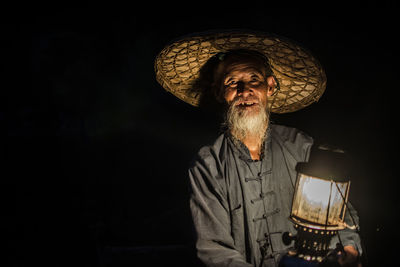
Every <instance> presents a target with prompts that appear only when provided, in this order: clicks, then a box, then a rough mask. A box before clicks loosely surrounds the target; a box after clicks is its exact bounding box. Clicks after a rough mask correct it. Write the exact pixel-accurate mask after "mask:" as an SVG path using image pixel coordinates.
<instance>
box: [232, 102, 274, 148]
mask: <svg viewBox="0 0 400 267" xmlns="http://www.w3.org/2000/svg"><path fill="white" fill-rule="evenodd" d="M268 121H269V112H268V109H267V107H265V106H262V105H258V106H257V107H254V108H253V109H252V110H241V108H240V107H238V106H236V105H235V104H234V103H232V104H231V105H230V106H229V109H228V111H227V113H226V118H225V125H226V126H227V127H228V129H229V130H230V132H231V134H232V135H233V136H234V137H235V138H237V139H238V140H240V141H242V142H243V140H244V139H245V138H246V137H252V138H256V139H257V140H259V142H260V144H262V143H263V141H264V138H265V131H266V129H267V126H268Z"/></svg>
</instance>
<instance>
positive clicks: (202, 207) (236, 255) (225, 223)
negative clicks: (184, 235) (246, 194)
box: [189, 160, 252, 267]
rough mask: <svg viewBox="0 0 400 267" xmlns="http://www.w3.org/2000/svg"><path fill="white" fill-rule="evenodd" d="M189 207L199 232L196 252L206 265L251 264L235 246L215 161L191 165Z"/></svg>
mask: <svg viewBox="0 0 400 267" xmlns="http://www.w3.org/2000/svg"><path fill="white" fill-rule="evenodd" d="M189 178H190V189H191V197H190V209H191V213H192V219H193V223H194V226H195V231H196V233H197V241H196V248H197V255H198V257H199V259H200V260H201V261H202V262H203V263H204V264H205V265H206V266H237V267H239V266H240V267H242V266H243V267H244V266H246V267H247V266H248V267H250V266H252V265H251V264H250V263H247V262H246V261H245V257H244V255H242V254H241V253H240V252H239V251H238V250H237V249H236V248H235V244H234V241H233V238H232V235H231V224H230V212H229V208H228V202H227V200H226V194H225V193H224V191H225V190H224V187H223V185H221V184H222V183H221V181H223V179H221V178H219V175H218V171H217V167H216V164H215V163H214V162H212V161H211V162H210V161H208V162H207V160H197V161H196V162H195V164H194V166H193V167H192V168H190V169H189Z"/></svg>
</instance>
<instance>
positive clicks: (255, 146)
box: [241, 136, 263, 160]
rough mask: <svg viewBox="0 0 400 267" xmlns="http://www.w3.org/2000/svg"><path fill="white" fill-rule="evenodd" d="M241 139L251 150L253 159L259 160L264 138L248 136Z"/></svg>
mask: <svg viewBox="0 0 400 267" xmlns="http://www.w3.org/2000/svg"><path fill="white" fill-rule="evenodd" d="M241 141H242V143H243V144H244V145H245V146H246V147H247V149H248V150H249V152H250V156H251V159H252V160H259V159H260V156H261V148H262V143H263V138H259V137H251V136H247V137H245V138H244V139H243V140H241Z"/></svg>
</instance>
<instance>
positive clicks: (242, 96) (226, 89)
mask: <svg viewBox="0 0 400 267" xmlns="http://www.w3.org/2000/svg"><path fill="white" fill-rule="evenodd" d="M217 75H219V76H217V77H219V80H218V81H219V82H220V86H221V90H220V92H221V94H220V98H222V100H224V101H225V102H226V103H227V104H228V109H227V113H226V122H225V123H226V124H227V125H228V127H229V129H230V130H231V133H232V134H233V135H234V136H235V137H237V139H239V140H243V138H246V137H247V136H253V137H257V138H258V139H260V140H261V138H263V137H264V132H265V129H266V127H267V123H268V117H269V116H268V115H269V113H268V110H267V100H268V97H269V96H271V95H272V93H273V90H274V87H275V80H274V78H273V77H272V76H268V77H267V75H266V74H265V67H264V66H263V63H262V62H261V61H260V60H257V59H249V58H244V57H241V58H230V59H226V60H225V61H223V62H222V63H221V65H220V66H219V68H218V69H217Z"/></svg>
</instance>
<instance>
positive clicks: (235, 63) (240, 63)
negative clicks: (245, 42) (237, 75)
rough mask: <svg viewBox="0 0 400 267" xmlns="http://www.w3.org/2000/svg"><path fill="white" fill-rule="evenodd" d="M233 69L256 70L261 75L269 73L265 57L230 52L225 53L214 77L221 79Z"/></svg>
mask: <svg viewBox="0 0 400 267" xmlns="http://www.w3.org/2000/svg"><path fill="white" fill-rule="evenodd" d="M234 71H251V72H258V73H260V74H261V75H263V76H270V75H271V73H272V72H271V68H270V67H269V64H268V61H267V59H266V58H264V57H261V56H258V55H253V54H230V55H227V56H226V57H225V58H224V59H223V60H222V61H221V62H220V63H219V65H218V68H217V69H216V73H215V74H216V78H217V79H223V78H224V77H225V76H226V75H229V74H230V73H232V72H234Z"/></svg>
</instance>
